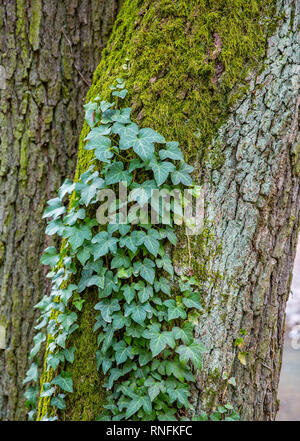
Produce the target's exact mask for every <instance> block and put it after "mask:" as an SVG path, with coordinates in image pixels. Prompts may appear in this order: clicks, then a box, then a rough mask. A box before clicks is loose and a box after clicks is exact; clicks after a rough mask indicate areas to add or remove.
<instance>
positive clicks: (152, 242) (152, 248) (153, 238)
mask: <svg viewBox="0 0 300 441" xmlns="http://www.w3.org/2000/svg"><path fill="white" fill-rule="evenodd" d="M159 239H160V235H159V233H158V231H157V230H155V229H154V228H150V229H149V230H148V231H147V234H145V235H144V236H143V239H142V240H143V242H142V243H143V244H144V245H145V247H146V248H147V250H148V251H149V252H150V253H151V254H153V255H154V256H157V254H158V251H159V245H160V244H159Z"/></svg>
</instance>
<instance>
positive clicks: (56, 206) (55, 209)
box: [43, 198, 66, 220]
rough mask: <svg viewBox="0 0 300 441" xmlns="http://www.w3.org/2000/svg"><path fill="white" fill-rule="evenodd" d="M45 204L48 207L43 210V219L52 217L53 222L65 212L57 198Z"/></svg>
mask: <svg viewBox="0 0 300 441" xmlns="http://www.w3.org/2000/svg"><path fill="white" fill-rule="evenodd" d="M47 204H48V205H49V207H47V208H46V209H45V211H44V213H43V219H44V218H47V217H52V218H53V220H55V219H57V218H58V217H60V216H61V215H62V214H63V213H64V212H65V211H66V207H65V206H64V205H62V204H61V200H60V199H59V198H54V199H50V200H49V201H48V202H47Z"/></svg>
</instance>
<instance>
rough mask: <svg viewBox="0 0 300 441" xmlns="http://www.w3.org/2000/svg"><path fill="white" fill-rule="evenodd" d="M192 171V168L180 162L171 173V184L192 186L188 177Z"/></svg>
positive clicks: (191, 181)
mask: <svg viewBox="0 0 300 441" xmlns="http://www.w3.org/2000/svg"><path fill="white" fill-rule="evenodd" d="M193 170H194V169H193V167H191V166H190V165H188V164H186V163H185V162H180V164H179V167H178V168H177V170H175V171H174V172H172V173H171V179H172V183H173V184H174V185H178V184H183V185H187V186H188V185H193V180H192V178H191V176H190V173H191V172H192V171H193Z"/></svg>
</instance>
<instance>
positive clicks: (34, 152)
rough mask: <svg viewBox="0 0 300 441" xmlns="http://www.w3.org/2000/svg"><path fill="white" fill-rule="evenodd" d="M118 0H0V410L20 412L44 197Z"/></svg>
mask: <svg viewBox="0 0 300 441" xmlns="http://www.w3.org/2000/svg"><path fill="white" fill-rule="evenodd" d="M119 3H120V2H119V1H118V0H110V1H101V0H98V1H95V0H93V1H87V0H83V1H80V2H79V1H77V0H74V1H70V2H62V1H51V2H45V1H44V2H42V1H41V0H32V1H27V0H17V1H13V0H4V1H2V2H1V5H0V42H1V43H0V44H1V53H0V97H1V98H0V99H1V101H0V134H1V141H0V152H1V157H0V186H1V194H0V286H1V302H0V325H1V335H2V337H3V338H2V339H1V347H0V370H1V379H0V419H3V420H6V419H9V420H11V419H20V418H22V417H24V415H25V409H24V399H23V392H24V389H23V386H22V381H23V379H24V375H25V372H26V369H27V367H28V360H27V357H28V353H29V349H30V345H31V341H32V337H33V324H34V319H35V317H36V313H35V311H34V309H33V306H34V305H35V304H36V302H37V301H38V300H39V299H40V298H41V296H42V295H43V292H44V293H45V290H46V289H47V284H46V283H45V279H44V275H43V274H42V272H41V270H40V263H39V258H40V255H41V253H42V250H43V249H44V248H45V246H47V239H46V238H45V234H44V230H45V224H44V222H42V221H41V216H42V212H43V209H44V205H45V202H46V200H47V199H49V198H50V197H51V195H52V194H53V191H54V190H56V189H57V187H58V186H59V185H60V184H61V183H62V180H63V179H64V178H65V177H66V176H69V177H71V176H72V175H73V171H74V168H75V164H76V146H77V140H78V135H79V133H80V130H81V126H82V114H83V103H84V101H83V100H84V97H85V94H86V90H87V88H88V85H89V83H90V81H91V78H92V74H93V71H94V69H95V67H96V66H97V64H98V63H99V60H100V54H101V51H102V49H103V47H104V45H105V44H106V42H107V39H108V36H109V33H110V30H111V27H112V23H113V21H114V17H115V14H116V12H117V9H118V4H119Z"/></svg>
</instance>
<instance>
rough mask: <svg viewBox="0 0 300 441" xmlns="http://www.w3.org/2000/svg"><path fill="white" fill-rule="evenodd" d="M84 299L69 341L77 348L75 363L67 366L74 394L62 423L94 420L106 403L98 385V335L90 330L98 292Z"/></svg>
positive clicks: (100, 377)
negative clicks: (77, 324)
mask: <svg viewBox="0 0 300 441" xmlns="http://www.w3.org/2000/svg"><path fill="white" fill-rule="evenodd" d="M84 298H85V303H84V308H83V312H82V314H81V318H80V327H79V329H78V330H77V331H76V332H75V333H74V336H73V337H72V338H71V342H70V344H71V345H74V346H75V347H76V356H75V361H74V364H72V365H69V366H68V371H70V372H72V378H73V385H74V393H73V394H70V395H69V399H68V406H67V409H66V411H65V412H64V415H62V419H64V420H73V421H91V420H95V418H96V417H97V416H98V415H99V413H100V409H101V406H102V404H103V403H104V401H105V391H104V390H103V388H102V386H101V384H102V380H103V377H102V376H101V375H99V374H98V372H97V369H96V350H95V348H97V335H96V333H95V332H94V331H93V327H94V324H95V310H94V306H95V304H96V303H97V301H98V300H97V293H96V292H93V291H91V292H89V293H86V294H85V297H84Z"/></svg>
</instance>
